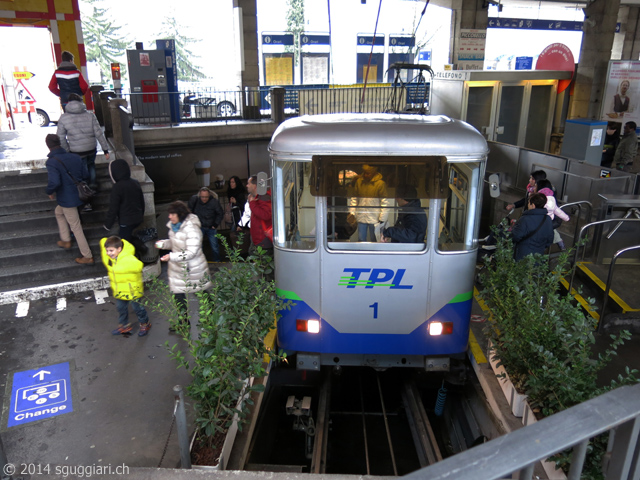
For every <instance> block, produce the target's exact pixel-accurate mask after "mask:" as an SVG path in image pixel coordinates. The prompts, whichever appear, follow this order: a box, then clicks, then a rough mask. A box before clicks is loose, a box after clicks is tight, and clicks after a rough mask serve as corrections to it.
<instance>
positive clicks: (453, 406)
mask: <svg viewBox="0 0 640 480" xmlns="http://www.w3.org/2000/svg"><path fill="white" fill-rule="evenodd" d="M443 385H445V383H444V382H443V380H442V378H441V377H440V378H435V377H434V376H432V375H427V374H426V373H424V372H418V371H416V370H410V369H389V370H386V371H376V370H374V369H372V368H355V367H352V368H344V369H334V370H331V369H326V370H325V369H323V371H322V372H299V371H295V370H289V369H275V370H273V371H272V374H271V376H270V385H269V386H268V390H267V392H266V401H265V402H264V406H263V409H262V411H261V412H260V417H259V420H258V424H257V430H256V433H255V435H254V437H253V440H252V445H251V448H250V453H249V456H248V459H249V460H248V462H247V465H246V466H245V468H246V469H247V470H262V471H289V472H308V473H327V474H354V475H387V476H389V475H393V476H399V475H405V474H407V473H410V472H412V471H415V470H418V469H420V468H422V467H425V466H428V465H431V464H433V463H435V462H438V461H440V460H442V459H443V458H445V457H447V456H449V455H452V454H454V453H457V452H459V451H461V450H465V449H467V448H469V447H471V446H472V445H473V444H474V442H475V443H477V442H479V441H482V440H483V439H484V438H486V436H487V433H486V432H485V430H487V427H486V426H481V425H482V424H486V419H485V418H484V417H485V416H484V415H483V414H481V415H478V412H477V411H476V410H478V408H479V407H478V399H477V398H471V397H474V395H475V394H474V392H475V389H474V388H473V386H472V382H469V384H466V385H464V386H453V385H449V384H447V388H448V392H446V394H445V393H444V392H443V391H442V390H441V387H443ZM480 403H481V402H480ZM478 417H481V420H478ZM488 428H489V429H490V427H488Z"/></svg>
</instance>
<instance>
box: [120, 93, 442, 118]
mask: <svg viewBox="0 0 640 480" xmlns="http://www.w3.org/2000/svg"><path fill="white" fill-rule="evenodd" d="M271 88H272V87H257V88H247V89H245V90H244V91H241V90H226V91H221V90H214V89H198V90H189V91H186V92H177V93H167V92H155V91H145V92H133V93H124V94H122V95H120V96H121V97H122V98H124V99H126V100H127V102H128V103H129V105H130V107H131V111H132V114H133V118H134V124H135V125H163V126H165V125H176V124H180V123H190V122H215V121H225V120H234V119H235V120H239V119H251V120H256V119H260V118H268V117H270V116H271V90H270V89H271ZM279 88H284V114H285V116H289V117H290V116H297V115H306V114H309V115H316V114H323V113H382V112H389V111H396V110H397V109H398V105H399V106H400V108H401V110H402V111H405V112H415V111H422V112H426V113H428V111H429V105H428V101H426V100H425V99H426V98H427V96H428V92H429V90H430V86H429V85H428V84H427V85H414V84H411V83H409V84H406V85H403V86H402V88H397V89H394V87H393V86H392V85H389V84H382V85H380V84H376V85H369V86H367V88H366V89H365V90H364V94H363V88H362V86H359V85H328V84H327V85H287V86H283V87H279Z"/></svg>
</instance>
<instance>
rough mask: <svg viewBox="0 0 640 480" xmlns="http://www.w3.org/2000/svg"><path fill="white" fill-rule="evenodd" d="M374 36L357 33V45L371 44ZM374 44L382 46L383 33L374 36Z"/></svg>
mask: <svg viewBox="0 0 640 480" xmlns="http://www.w3.org/2000/svg"><path fill="white" fill-rule="evenodd" d="M373 42H374V38H373V35H358V45H369V46H371V45H373ZM375 45H376V47H378V46H380V47H384V35H376V36H375Z"/></svg>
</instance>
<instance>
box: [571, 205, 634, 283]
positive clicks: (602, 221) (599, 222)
mask: <svg viewBox="0 0 640 480" xmlns="http://www.w3.org/2000/svg"><path fill="white" fill-rule="evenodd" d="M612 222H640V218H622V219H620V218H608V219H606V220H598V221H597V222H591V223H587V224H586V225H584V226H583V227H582V228H581V229H580V234H579V235H578V242H576V243H580V240H582V236H583V235H582V234H583V233H584V232H585V231H586V230H587V229H588V228H591V227H593V226H595V225H604V224H605V223H612ZM578 249H579V247H578V248H576V249H575V253H574V259H573V268H572V269H571V280H570V281H569V295H571V290H572V288H573V278H574V277H575V272H576V268H575V267H576V265H577V263H578ZM582 258H583V260H584V251H583V255H582Z"/></svg>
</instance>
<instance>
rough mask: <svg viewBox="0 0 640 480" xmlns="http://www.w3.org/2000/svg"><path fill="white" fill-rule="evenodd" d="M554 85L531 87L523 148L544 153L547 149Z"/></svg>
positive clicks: (554, 97) (554, 96)
mask: <svg viewBox="0 0 640 480" xmlns="http://www.w3.org/2000/svg"><path fill="white" fill-rule="evenodd" d="M556 88H557V87H556V83H555V81H554V82H553V83H547V84H541V85H536V84H532V85H531V94H530V97H529V102H528V106H529V111H528V112H527V124H526V134H525V139H524V146H525V147H526V148H531V149H533V150H540V151H542V152H546V151H547V150H548V149H549V138H550V137H549V136H550V135H551V123H552V121H553V113H554V112H553V106H554V105H555V102H556V94H557V90H556Z"/></svg>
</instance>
